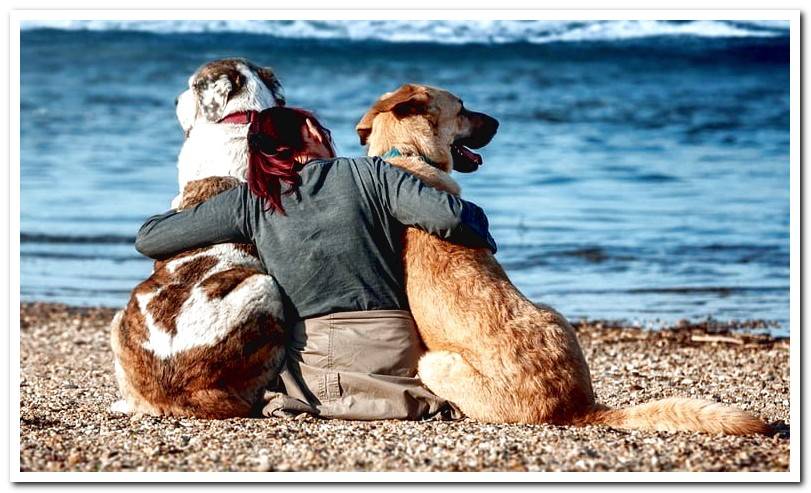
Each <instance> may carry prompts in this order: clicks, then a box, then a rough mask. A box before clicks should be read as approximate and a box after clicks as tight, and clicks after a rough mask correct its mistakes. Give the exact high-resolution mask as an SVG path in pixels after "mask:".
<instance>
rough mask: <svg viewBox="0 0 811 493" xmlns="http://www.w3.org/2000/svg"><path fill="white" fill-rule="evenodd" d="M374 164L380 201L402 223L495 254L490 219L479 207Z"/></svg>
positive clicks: (378, 161)
mask: <svg viewBox="0 0 811 493" xmlns="http://www.w3.org/2000/svg"><path fill="white" fill-rule="evenodd" d="M372 164H373V169H374V170H375V172H376V173H377V181H378V185H379V187H378V191H379V194H380V198H381V200H382V202H383V204H384V206H385V207H386V209H387V210H388V211H389V213H390V214H391V215H392V216H393V217H394V218H395V219H397V220H398V221H399V222H401V223H402V224H405V225H407V226H414V227H416V228H419V229H422V230H423V231H426V232H428V233H431V234H433V235H436V236H438V237H440V238H443V239H446V240H448V241H450V242H453V243H459V244H462V245H465V246H470V247H477V248H489V249H490V250H491V251H492V252H493V253H496V250H497V246H496V242H495V240H494V239H493V237H492V236H491V235H490V231H489V223H488V221H487V216H486V215H485V214H484V211H483V210H482V209H481V208H480V207H479V206H477V205H476V204H474V203H473V202H469V201H467V200H463V199H461V198H459V197H457V196H456V195H453V194H450V193H448V192H445V191H442V190H438V189H436V188H433V187H431V186H429V185H427V184H425V183H424V182H423V181H422V180H420V179H419V178H417V177H415V176H414V175H412V174H410V173H408V172H406V171H403V170H402V169H400V168H397V167H395V166H392V165H391V164H389V163H387V162H385V161H383V160H382V159H379V158H375V159H374V160H373V161H372Z"/></svg>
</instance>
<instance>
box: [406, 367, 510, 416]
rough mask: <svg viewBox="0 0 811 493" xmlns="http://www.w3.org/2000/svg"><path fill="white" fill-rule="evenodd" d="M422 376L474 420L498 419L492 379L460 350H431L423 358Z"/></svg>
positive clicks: (420, 374)
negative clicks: (471, 364)
mask: <svg viewBox="0 0 811 493" xmlns="http://www.w3.org/2000/svg"><path fill="white" fill-rule="evenodd" d="M419 377H420V379H421V380H422V382H423V383H424V384H425V386H426V387H428V389H429V390H431V391H432V392H433V393H435V394H436V395H438V396H440V397H442V398H444V399H447V400H449V401H451V402H453V403H454V404H456V405H457V406H459V408H460V409H461V410H462V412H463V413H464V414H465V415H466V416H469V417H471V418H473V419H476V420H479V421H484V422H493V421H496V420H498V417H497V416H496V415H495V412H496V409H495V408H494V406H493V403H492V400H491V399H492V397H493V392H492V391H491V388H492V382H491V381H490V380H489V379H488V378H487V377H485V376H484V375H482V374H481V373H479V372H478V371H476V369H475V368H473V367H472V366H470V364H469V363H468V362H467V361H465V359H464V358H463V357H462V355H461V354H459V353H453V352H449V351H429V352H427V353H425V354H424V355H423V357H422V358H420V362H419Z"/></svg>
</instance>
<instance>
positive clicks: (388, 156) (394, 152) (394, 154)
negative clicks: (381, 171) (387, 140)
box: [380, 147, 439, 167]
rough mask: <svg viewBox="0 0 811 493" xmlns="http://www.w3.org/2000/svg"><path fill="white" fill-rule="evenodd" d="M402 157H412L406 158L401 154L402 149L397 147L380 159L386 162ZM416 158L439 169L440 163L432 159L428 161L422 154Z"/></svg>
mask: <svg viewBox="0 0 811 493" xmlns="http://www.w3.org/2000/svg"><path fill="white" fill-rule="evenodd" d="M401 156H402V157H411V156H404V155H403V153H402V152H400V149H397V148H396V147H392V148H391V149H389V150H388V151H386V153H385V154H383V155H382V156H380V159H382V160H384V161H385V160H387V159H391V158H394V157H401ZM415 157H419V158H420V159H422V160H423V161H425V162H426V163H428V164H430V165H431V166H436V167H439V163H437V162H436V161H433V160H431V159H428V158H427V157H425V156H423V155H422V154H418V155H417V156H415Z"/></svg>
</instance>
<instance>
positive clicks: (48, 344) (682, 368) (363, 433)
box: [20, 303, 790, 472]
mask: <svg viewBox="0 0 811 493" xmlns="http://www.w3.org/2000/svg"><path fill="white" fill-rule="evenodd" d="M114 312H115V310H114V309H111V308H77V307H71V306H67V305H61V304H49V303H25V304H22V305H21V307H20V325H21V327H20V370H21V381H20V469H21V471H268V472H270V471H787V470H788V468H789V459H790V455H789V437H790V420H789V384H790V380H789V340H788V339H787V338H780V337H774V336H770V335H765V334H763V333H761V332H762V331H760V330H759V329H762V328H763V326H762V324H761V323H760V322H745V323H735V324H729V323H714V322H707V323H701V324H690V323H686V322H685V323H681V324H678V325H677V326H674V327H670V328H665V329H662V330H658V331H649V330H643V329H640V328H635V327H626V326H623V324H618V323H609V322H596V321H591V322H578V323H577V324H576V325H575V326H576V329H577V334H578V338H579V339H580V342H581V344H582V346H583V349H584V352H585V354H586V358H587V360H588V362H589V365H590V368H591V375H592V379H593V382H594V387H595V392H596V393H597V396H598V399H599V401H600V402H602V403H604V404H607V405H610V406H627V405H631V404H638V403H642V402H645V401H649V400H653V399H658V398H664V397H673V396H684V397H695V398H703V399H712V400H715V401H719V402H722V403H725V404H728V405H733V406H737V407H739V408H742V409H745V410H747V411H750V412H752V413H755V414H757V415H758V416H760V417H761V418H762V419H764V420H765V421H766V422H768V423H770V424H771V425H772V427H773V429H774V433H773V434H771V435H769V436H760V435H759V436H748V437H732V436H712V435H702V434H698V433H667V432H639V431H626V430H614V429H609V428H603V427H594V426H591V427H583V428H575V427H561V426H549V425H507V424H482V423H478V422H475V421H473V420H470V419H463V420H461V421H455V422H441V421H424V422H401V421H376V422H356V421H327V420H320V419H317V418H313V417H307V416H305V417H299V418H297V419H284V420H276V419H266V418H256V419H228V420H221V421H216V420H196V419H180V418H157V417H150V416H140V417H136V416H126V415H121V414H113V413H110V412H109V411H108V408H109V406H110V404H112V403H113V402H114V401H115V400H117V399H118V396H117V388H116V384H115V380H114V377H113V368H112V352H111V350H110V348H109V341H108V324H109V322H110V320H111V319H112V317H113V314H114Z"/></svg>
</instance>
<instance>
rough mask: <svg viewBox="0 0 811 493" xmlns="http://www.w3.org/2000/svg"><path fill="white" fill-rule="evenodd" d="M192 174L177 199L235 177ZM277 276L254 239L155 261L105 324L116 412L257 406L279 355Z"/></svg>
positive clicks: (214, 414) (203, 194)
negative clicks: (260, 255)
mask: <svg viewBox="0 0 811 493" xmlns="http://www.w3.org/2000/svg"><path fill="white" fill-rule="evenodd" d="M238 184H239V181H238V180H237V179H236V178H231V177H211V178H205V179H202V180H195V181H191V182H189V183H188V184H187V185H186V187H185V189H184V191H183V195H182V203H181V208H186V207H192V206H194V205H195V204H197V203H200V202H202V201H203V200H205V199H207V198H209V197H212V196H214V195H216V194H217V193H219V192H223V191H225V190H228V189H229V188H232V187H234V186H237V185H238ZM283 316H284V313H283V308H282V304H281V293H280V292H279V288H278V286H277V285H276V281H275V280H274V279H273V278H272V277H271V276H269V275H266V274H265V273H264V271H263V268H262V264H261V262H260V261H259V258H258V257H257V255H256V251H255V248H254V247H253V245H243V244H235V243H222V244H218V245H214V246H209V247H203V248H196V249H193V250H188V251H185V252H182V253H180V254H178V255H175V256H174V257H171V258H168V259H165V260H159V261H157V262H155V268H154V270H153V272H152V275H151V276H150V277H149V278H148V279H147V280H145V281H144V282H142V283H140V284H139V285H138V286H136V288H135V289H134V290H133V292H132V297H131V298H130V302H129V304H128V305H127V307H126V308H125V309H124V310H122V311H120V312H118V314H116V317H115V318H114V319H113V323H112V325H111V345H112V348H113V353H114V355H115V374H116V379H117V380H118V386H119V389H120V391H121V395H122V397H123V400H121V401H118V402H117V403H116V404H114V405H113V408H112V410H113V411H117V412H126V413H138V414H153V415H171V416H196V417H199V418H228V417H233V416H251V415H254V414H256V412H257V411H258V408H257V405H258V404H259V403H260V400H261V398H262V395H263V393H264V390H265V387H266V386H267V385H268V384H269V383H270V382H271V381H272V380H273V379H275V378H276V376H277V375H278V371H279V369H280V366H281V363H282V359H283V358H284V330H283V329H282V327H281V326H280V325H279V324H278V323H277V321H278V320H281V317H283Z"/></svg>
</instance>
